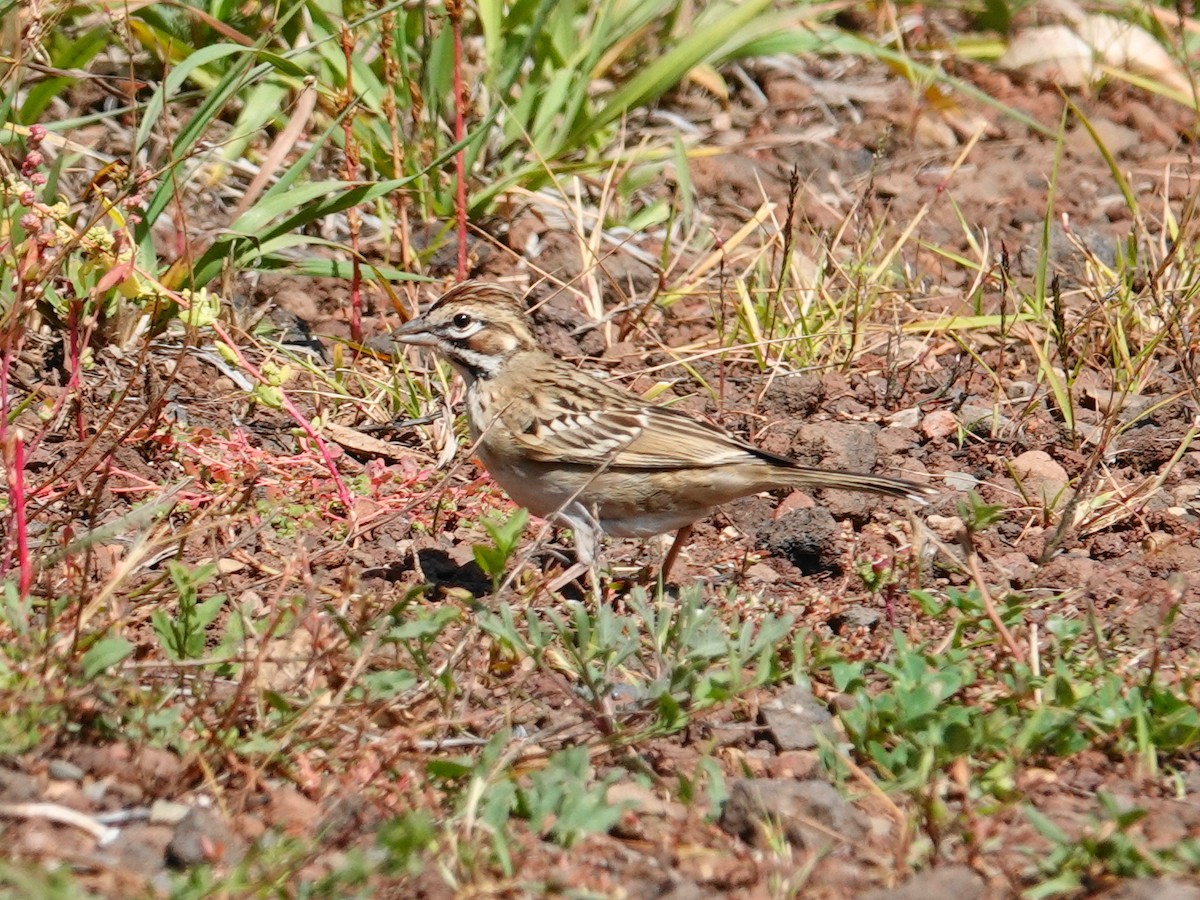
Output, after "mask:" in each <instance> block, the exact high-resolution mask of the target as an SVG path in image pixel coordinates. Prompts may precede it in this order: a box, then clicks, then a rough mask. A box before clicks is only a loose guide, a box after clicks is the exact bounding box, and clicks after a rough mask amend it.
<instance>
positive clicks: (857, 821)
mask: <svg viewBox="0 0 1200 900" xmlns="http://www.w3.org/2000/svg"><path fill="white" fill-rule="evenodd" d="M719 824H720V826H721V828H723V829H724V830H725V831H726V832H728V833H729V834H732V835H736V836H737V837H740V838H741V839H742V840H745V841H747V842H750V843H753V844H756V845H762V844H763V843H765V842H764V833H765V831H766V830H767V829H770V830H776V829H777V830H778V831H780V832H782V833H783V835H784V837H786V838H787V840H788V842H789V843H791V844H794V845H795V846H797V847H802V848H804V849H806V850H813V851H814V852H823V851H824V850H825V849H828V848H830V847H832V846H833V845H835V844H838V843H854V842H856V841H860V840H862V838H863V836H864V835H865V834H866V824H865V822H864V817H863V815H862V814H861V813H860V812H859V811H858V810H857V809H855V808H854V807H853V806H851V805H850V804H849V803H847V802H846V801H845V800H844V799H843V798H842V796H841V795H840V794H839V793H838V792H837V790H836V789H835V788H834V787H833V785H831V784H829V783H827V782H824V781H793V780H791V779H778V778H742V779H739V780H737V781H735V782H733V784H732V785H731V786H730V789H729V799H728V800H726V801H725V805H724V807H723V808H722V810H721V819H720V822H719Z"/></svg>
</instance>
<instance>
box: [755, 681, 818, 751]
mask: <svg viewBox="0 0 1200 900" xmlns="http://www.w3.org/2000/svg"><path fill="white" fill-rule="evenodd" d="M759 715H760V716H761V717H762V721H763V724H764V725H765V726H766V727H767V734H768V736H769V737H770V739H771V742H772V743H773V744H775V746H776V747H778V748H779V749H780V750H783V751H786V750H811V749H813V748H814V747H816V746H817V734H818V733H821V734H824V735H825V736H826V737H828V738H829V739H830V740H834V739H835V736H834V734H833V730H832V728H831V727H830V723H831V722H832V720H833V716H831V715H830V714H829V710H828V709H826V708H825V704H824V703H822V702H821V701H820V700H818V699H817V698H816V697H814V696H813V695H812V692H810V691H809V690H808V689H807V688H804V687H802V686H800V685H798V684H794V685H792V686H790V687H788V688H786V689H785V690H784V691H783V693H781V694H780V695H779V696H778V697H775V698H774V699H772V700H769V701H768V702H767V703H764V704H763V705H762V707H760V709H759Z"/></svg>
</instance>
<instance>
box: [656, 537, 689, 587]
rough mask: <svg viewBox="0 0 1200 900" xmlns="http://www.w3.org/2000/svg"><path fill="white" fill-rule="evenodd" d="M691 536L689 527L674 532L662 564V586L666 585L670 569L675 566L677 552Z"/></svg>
mask: <svg viewBox="0 0 1200 900" xmlns="http://www.w3.org/2000/svg"><path fill="white" fill-rule="evenodd" d="M691 536H692V526H691V525H684V526H683V527H682V528H680V529H679V530H678V531H677V532H675V540H673V541H671V549H670V550H668V551H667V556H666V558H665V559H664V560H663V564H662V581H663V584H666V583H667V576H668V575H670V574H671V567H672V566H673V565H675V560H676V559H678V558H679V551H680V550H682V549H683V545H684V544H686V543H687V541H688V538H689V537H691Z"/></svg>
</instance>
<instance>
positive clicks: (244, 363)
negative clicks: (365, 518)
mask: <svg viewBox="0 0 1200 900" xmlns="http://www.w3.org/2000/svg"><path fill="white" fill-rule="evenodd" d="M212 329H213V331H215V332H216V333H217V336H218V337H219V338H220V339H221V340H222V341H224V342H225V346H226V347H228V348H229V352H231V353H232V354H233V355H234V356H235V357H236V358H237V361H238V365H239V366H241V367H242V368H243V369H245V370H246V371H247V372H249V373H250V376H251V377H252V378H253V379H254V380H255V381H257V382H259V383H260V384H265V385H268V386H269V385H270V382H269V381H267V379H266V378H264V377H263V374H262V373H261V372H259V371H258V369H256V368H255V367H254V366H252V365H251V364H250V362H249V361H248V360H247V359H246V357H244V356H243V355H242V351H241V350H239V349H238V348H237V345H236V344H234V342H233V338H231V337H230V336H229V335H228V334H227V333H226V331H225V329H224V328H222V327H221V326H220V325H219V324H218V323H216V322H214V323H213V325H212ZM279 397H280V400H281V402H282V404H283V408H284V409H285V410H286V411H287V413H288V415H290V416H291V417H292V418H293V419H295V420H296V424H297V425H299V426H300V429H301V430H302V431H303V432H304V433H305V434H306V435H308V437H309V439H310V440H311V441H312V442H313V443H314V444H316V446H317V450H318V451H319V452H320V454H321V459H322V460H324V461H325V468H327V469H328V470H329V474H330V475H331V476H332V477H333V483H334V484H335V485H337V492H338V499H339V500H341V501H342V505H343V506H344V507H346V515H347V517H349V519H350V520H351V521H353V520H354V506H353V505H352V503H351V500H350V492H349V491H348V490H347V489H346V483H345V482H344V481H342V476H341V475H339V474H338V470H337V465H336V464H335V463H334V461H333V457H332V456H330V455H329V448H328V447H327V446H326V445H325V442H324V441H323V440H321V435H319V434H317V431H316V429H315V428H313V427H312V423H311V422H310V421H308V419H307V418H305V417H304V415H303V414H302V413H301V412H300V410H298V409H297V408H296V404H294V403H292V401H291V398H290V397H288V395H287V394H286V393H285V392H284V391H282V390H280V392H279Z"/></svg>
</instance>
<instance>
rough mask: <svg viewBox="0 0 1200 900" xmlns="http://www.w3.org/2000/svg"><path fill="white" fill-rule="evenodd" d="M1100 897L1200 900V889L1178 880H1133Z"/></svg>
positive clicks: (1123, 899) (1127, 899) (1116, 899)
mask: <svg viewBox="0 0 1200 900" xmlns="http://www.w3.org/2000/svg"><path fill="white" fill-rule="evenodd" d="M1100 896H1101V897H1102V898H1103V900H1200V887H1197V886H1196V885H1195V884H1191V883H1189V882H1186V881H1180V880H1179V879H1176V878H1132V879H1130V880H1129V881H1123V882H1121V883H1120V884H1118V885H1117V886H1116V887H1115V888H1113V889H1112V890H1110V891H1105V892H1104V893H1103V894H1101V895H1100Z"/></svg>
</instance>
